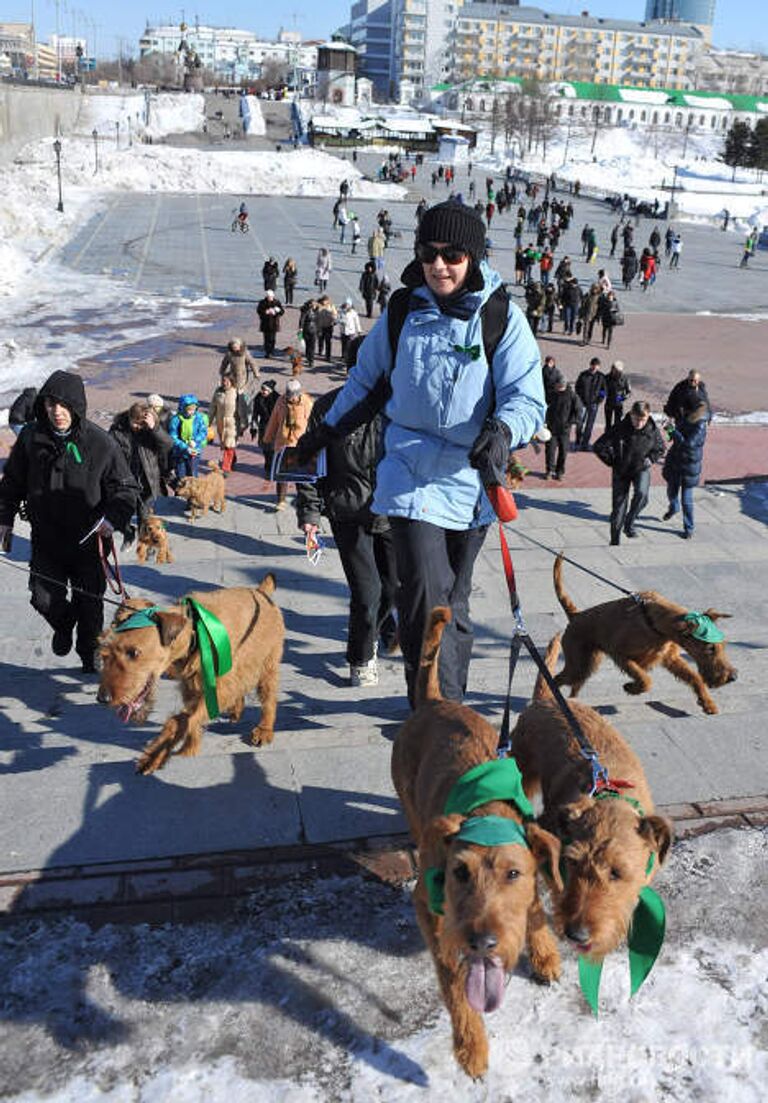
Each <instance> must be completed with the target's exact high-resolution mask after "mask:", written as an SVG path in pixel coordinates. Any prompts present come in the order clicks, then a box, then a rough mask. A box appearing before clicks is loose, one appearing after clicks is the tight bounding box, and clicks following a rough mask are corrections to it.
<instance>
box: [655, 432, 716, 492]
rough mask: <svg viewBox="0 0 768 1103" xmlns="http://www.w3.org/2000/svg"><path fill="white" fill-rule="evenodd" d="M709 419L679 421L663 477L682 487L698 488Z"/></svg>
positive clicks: (665, 461) (665, 460)
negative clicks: (677, 482) (676, 482)
mask: <svg viewBox="0 0 768 1103" xmlns="http://www.w3.org/2000/svg"><path fill="white" fill-rule="evenodd" d="M708 420H709V419H708V418H706V417H704V418H702V419H701V420H700V421H689V420H688V419H687V418H686V419H684V420H682V421H678V423H677V426H676V428H675V431H674V432H673V434H672V447H671V448H670V449H669V451H668V452H667V454H666V456H665V458H664V467H663V475H664V478H665V479H667V481H670V480H671V479H675V481H679V484H680V486H681V487H684V488H685V487H691V486H698V485H699V480H700V479H701V467H702V463H703V461H704V443H705V441H706V439H707V423H708Z"/></svg>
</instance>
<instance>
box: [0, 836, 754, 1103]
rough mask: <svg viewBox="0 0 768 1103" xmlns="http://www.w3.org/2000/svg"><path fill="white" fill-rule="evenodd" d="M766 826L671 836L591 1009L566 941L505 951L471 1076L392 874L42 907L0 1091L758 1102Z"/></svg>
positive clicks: (175, 1097) (189, 1099)
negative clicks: (526, 955)
mask: <svg viewBox="0 0 768 1103" xmlns="http://www.w3.org/2000/svg"><path fill="white" fill-rule="evenodd" d="M767 859H768V832H766V831H760V830H742V831H722V832H718V833H715V834H711V835H706V836H703V837H701V838H699V839H696V840H690V841H687V842H684V843H681V844H679V845H677V846H676V847H675V848H674V851H673V855H672V858H671V861H670V863H669V866H668V869H667V871H666V872H664V873H663V875H662V876H661V877H660V878H659V880H658V882H657V886H658V888H659V891H660V892H661V894H662V895H663V896H664V898H665V901H666V904H667V908H668V934H667V942H666V945H665V947H664V949H663V951H662V954H661V956H660V958H659V961H658V962H657V964H656V967H655V969H654V971H653V973H652V974H651V977H650V978H649V980H648V981H647V982H646V984H645V986H644V987H643V988H642V989H641V991H640V993H639V994H638V995H637V996H636V997H635V998H634V999H633V1000H632V1001H631V1002H628V1000H627V999H626V990H625V983H626V976H625V974H626V971H627V967H626V958H625V956H624V955H623V954H622V953H620V952H617V953H616V954H615V955H614V956H613V958H612V959H610V961H609V963H608V964H607V965H606V968H605V971H604V972H605V975H604V981H603V988H604V994H603V997H602V999H603V1003H602V1006H601V1015H600V1018H599V1019H594V1018H593V1017H592V1016H591V1014H590V1013H589V1011H588V1010H587V1009H586V1008H585V1005H584V1004H583V1002H582V999H581V996H580V993H579V990H578V984H577V977H576V965H575V961H574V958H573V955H571V954H569V953H568V951H567V949H566V948H563V954H564V962H565V968H564V974H563V978H562V980H561V981H560V983H559V984H557V985H554V986H553V987H551V988H548V989H542V988H539V987H537V986H536V985H534V984H533V983H532V982H531V980H530V979H529V978H528V976H527V975H526V973H527V968H526V966H525V964H521V966H520V968H519V969H518V971H517V972H516V973H515V974H514V975H513V976H512V978H511V980H510V982H509V985H508V987H507V992H506V998H505V1001H504V1003H503V1005H502V1008H501V1009H500V1011H498V1012H497V1013H496V1014H494V1015H491V1016H488V1018H487V1020H486V1021H487V1026H488V1030H489V1034H490V1038H491V1063H490V1070H489V1073H488V1077H487V1079H486V1080H485V1081H484V1082H482V1083H476V1084H473V1083H471V1082H470V1081H469V1080H468V1079H467V1078H466V1077H465V1076H464V1074H463V1073H461V1072H460V1071H459V1070H458V1068H457V1066H456V1065H455V1063H454V1061H453V1057H452V1055H451V1050H450V1033H449V1027H448V1021H447V1015H446V1013H445V1011H444V1009H443V1008H442V1006H441V1004H440V1002H439V998H438V995H437V988H436V982H435V979H434V976H433V973H432V966H431V963H430V961H429V960H428V958H427V956H426V954H425V952H424V951H423V948H422V945H421V941H420V937H419V934H418V930H417V927H416V923H415V919H414V915H413V910H412V907H411V904H410V900H409V893H408V891H407V890H403V891H400V890H397V889H393V888H389V887H386V886H382V885H379V884H375V883H372V882H365V881H362V880H358V879H347V880H341V879H336V880H329V881H320V882H312V883H311V884H309V885H306V884H304V885H302V884H301V883H298V882H285V883H283V884H281V885H280V886H279V887H277V888H274V889H272V890H267V889H265V890H264V891H263V892H262V893H261V894H260V895H259V896H257V897H254V898H252V900H251V901H250V903H249V905H248V906H247V907H246V908H244V910H243V912H242V914H241V915H240V916H238V917H237V918H236V919H230V920H225V921H220V922H217V923H205V924H203V923H198V924H192V925H187V926H181V927H172V926H170V925H167V926H164V927H162V928H159V929H150V928H148V927H146V926H141V927H110V926H108V927H104V928H102V929H101V930H98V931H91V930H90V929H89V928H88V927H87V926H85V925H83V924H80V923H76V922H74V921H72V920H66V921H61V922H46V921H43V920H40V919H36V920H34V921H32V922H30V923H24V924H19V925H15V926H13V927H10V928H7V929H6V930H4V931H3V933H2V936H1V937H0V992H1V993H2V996H0V999H2V1008H3V1014H4V1018H5V1024H4V1029H3V1031H2V1035H0V1097H2V1098H4V1099H8V1100H9V1101H10V1100H13V1101H15V1103H32V1101H33V1100H41V1099H45V1100H46V1101H50V1103H92V1101H93V1103H95V1101H96V1100H98V1101H101V1103H167V1101H174V1103H176V1101H178V1103H225V1101H226V1103H232V1101H233V1100H235V1101H237V1103H252V1101H259V1103H268V1101H270V1100H275V1101H277V1100H280V1101H281V1103H286V1101H287V1103H299V1101H301V1103H305V1101H306V1103H309V1101H316V1100H329V1099H333V1100H349V1101H355V1103H357V1101H360V1103H363V1101H364V1103H369V1101H370V1100H382V1101H392V1103H394V1101H397V1103H407V1101H409V1100H422V1099H423V1100H435V1101H438V1100H439V1101H441V1103H444V1101H445V1100H448V1099H461V1100H462V1101H466V1103H474V1101H480V1100H499V1101H500V1100H510V1099H512V1098H515V1099H517V1098H520V1099H522V1098H524V1099H525V1100H526V1101H527V1103H573V1101H574V1100H582V1099H584V1100H599V1101H600V1103H659V1101H670V1103H691V1101H694V1100H700V1101H702V1103H759V1101H760V1100H761V1099H764V1098H765V1083H766V1077H768V1060H767V1059H766V1053H765V1046H766V1040H767V1039H766V1029H765V1024H766V1012H768V945H767V944H768V940H767V938H766V935H767V933H768V901H767V900H766V893H765V888H764V885H765V879H764V871H765V867H766V860H767Z"/></svg>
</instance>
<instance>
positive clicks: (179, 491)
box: [176, 460, 227, 521]
mask: <svg viewBox="0 0 768 1103" xmlns="http://www.w3.org/2000/svg"><path fill="white" fill-rule="evenodd" d="M208 468H209V473H208V474H207V475H198V476H197V477H195V476H193V475H187V476H185V478H183V479H180V480H179V484H178V486H177V487H176V496H177V497H178V498H186V500H187V502H188V503H189V508H188V509H187V510H186V511H185V514H184V515H185V517H189V519H190V521H194V520H195V518H196V517H199V516H200V514H202V515H203V517H204V516H205V515H206V513H207V512H208V510H209V508H210V509H213V510H215V512H217V513H223V512H224V510H225V509H226V508H227V484H226V482H225V480H224V476H223V474H222V472H221V468H220V467H219V465H218V464H217V463H216V461H215V460H211V461H210V462H209V464H208Z"/></svg>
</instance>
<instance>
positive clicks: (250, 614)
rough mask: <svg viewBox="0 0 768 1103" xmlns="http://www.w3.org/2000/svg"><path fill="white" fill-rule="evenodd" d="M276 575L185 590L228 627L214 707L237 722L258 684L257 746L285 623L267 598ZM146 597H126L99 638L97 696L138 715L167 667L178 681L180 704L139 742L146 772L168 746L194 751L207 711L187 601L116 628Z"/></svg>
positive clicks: (269, 733)
mask: <svg viewBox="0 0 768 1103" xmlns="http://www.w3.org/2000/svg"><path fill="white" fill-rule="evenodd" d="M274 590H275V579H274V576H273V575H271V574H268V575H267V576H266V578H265V579H264V580H263V581H262V582H261V584H260V585H259V586H258V587H257V588H255V589H247V588H245V587H237V588H232V589H228V590H211V591H209V592H208V593H193V594H190V595H189V597H190V598H192V599H194V600H195V601H197V602H199V603H200V604H201V605H203V606H204V607H205V608H206V609H208V610H209V611H210V612H211V613H213V615H214V616H215V617H217V618H218V619H219V620H220V621H221V623H222V624H223V625H224V627H225V628H226V630H227V633H228V635H229V641H230V647H231V651H232V667H231V669H230V670H229V671H228V673H226V674H222V675H221V676H220V677H218V678H217V679H216V696H217V699H218V706H219V711H220V712H221V713H228V714H229V717H230V719H232V720H234V721H235V723H236V722H237V721H238V720H239V719H240V717H241V716H242V713H243V708H244V706H245V695H246V693H249V692H250V691H251V690H252V689H254V688H255V689H256V692H257V693H258V696H259V702H260V704H261V718H260V720H259V723H258V724H257V725H256V727H255V728H253V729H252V731H251V743H253V744H254V746H257V747H258V746H261V745H262V744H265V743H271V742H272V739H273V738H274V726H275V716H276V713H277V691H278V684H279V677H280V660H281V658H282V654H283V639H284V636H285V627H284V625H283V617H282V614H281V613H280V610H279V609H278V608H277V606H276V605H275V603H274V601H273V600H272V594H273V593H274ZM148 607H149V608H152V606H151V603H150V602H147V601H140V600H133V601H127V602H125V603H124V604H123V605H122V606H121V607H120V608H119V609H118V611H117V613H116V614H115V619H114V621H113V622H112V626H111V627H110V628H108V629H107V631H106V632H105V633H104V634H103V636H102V638H101V647H100V654H101V660H102V672H101V684H100V686H99V692H98V700H99V701H100V703H101V704H103V705H112V706H113V707H114V708H115V709H117V712H118V715H119V716H120V718H121V720H124V721H125V722H126V723H127V722H128V721H129V720H134V721H138V722H142V721H143V720H146V718H147V715H148V714H149V711H150V709H151V707H152V701H153V697H154V691H155V687H156V685H157V682H158V680H159V679H160V678H161V677H162V676H163V675H167V676H168V677H169V678H173V679H175V680H177V681H179V682H181V695H182V700H183V708H182V710H181V712H179V713H177V714H176V715H175V716H171V717H170V718H169V719H168V720H166V722H165V725H164V727H163V730H162V731H161V732H160V735H159V736H158V737H157V738H156V739H153V740H152V741H151V742H150V743H148V744H147V746H146V747H145V748H144V753H143V754H142V755H141V757H140V758H139V761H138V763H137V765H136V768H137V770H138V771H139V773H142V774H151V773H153V771H155V770H157V769H159V768H160V767H161V766H164V765H165V763H166V762H167V761H168V758H169V757H170V756H171V754H173V753H177V754H181V755H195V754H197V753H198V750H199V749H200V740H201V739H202V735H203V728H204V726H205V724H206V721H207V719H208V710H207V706H206V700H205V693H204V686H203V677H202V671H201V661H200V647H199V645H198V631H197V628H196V625H195V623H194V621H193V619H192V616H191V614H190V611H189V606H187V605H186V604H179V605H173V606H171V607H170V608H168V609H162V610H158V611H156V612H155V611H154V610H153V612H152V616H151V622H150V624H149V625H147V626H140V627H136V628H133V627H131V628H126V629H124V630H122V631H120V630H118V627H119V625H120V624H122V623H123V622H125V621H126V620H128V619H129V618H130V617H131V616H133V615H134V614H135V613H137V612H138V611H140V610H141V609H146V608H148Z"/></svg>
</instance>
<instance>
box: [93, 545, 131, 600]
mask: <svg viewBox="0 0 768 1103" xmlns="http://www.w3.org/2000/svg"><path fill="white" fill-rule="evenodd" d="M96 539H97V541H98V547H99V559H100V561H101V569H102V570H103V571H104V578H105V579H106V582H107V586H108V587H109V589H110V590H111V591H112V593H113V594H119V595H120V597H121V598H122V600H123V601H128V600H129V594H128V591H127V590H126V588H125V584H124V582H123V576H122V575H121V574H120V564H119V562H118V559H117V548H116V547H115V541H114V540H113V539H112V537H109V538H108V541H109V545H108V546H106V545H107V541H106V540H105V539H104V537H103V536H102V534H101V533H100V532H99V533H97V534H96Z"/></svg>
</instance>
